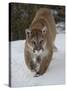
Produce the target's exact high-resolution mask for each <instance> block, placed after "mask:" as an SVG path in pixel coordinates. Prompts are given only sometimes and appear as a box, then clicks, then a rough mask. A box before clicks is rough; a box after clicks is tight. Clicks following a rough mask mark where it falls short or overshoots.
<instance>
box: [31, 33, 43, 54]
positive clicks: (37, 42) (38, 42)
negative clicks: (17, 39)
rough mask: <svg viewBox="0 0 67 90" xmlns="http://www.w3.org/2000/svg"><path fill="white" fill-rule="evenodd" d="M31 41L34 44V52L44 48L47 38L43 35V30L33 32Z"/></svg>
mask: <svg viewBox="0 0 67 90" xmlns="http://www.w3.org/2000/svg"><path fill="white" fill-rule="evenodd" d="M30 43H31V45H32V48H33V52H34V53H35V52H38V51H40V50H43V49H44V48H43V45H44V43H45V39H44V37H43V35H42V32H41V31H39V32H32V34H31V40H30Z"/></svg>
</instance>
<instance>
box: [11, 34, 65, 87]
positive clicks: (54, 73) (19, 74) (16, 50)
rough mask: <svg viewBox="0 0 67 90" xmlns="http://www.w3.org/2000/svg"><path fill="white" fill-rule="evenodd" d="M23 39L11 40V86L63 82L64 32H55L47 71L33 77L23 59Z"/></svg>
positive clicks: (57, 83) (58, 83)
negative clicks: (52, 52) (54, 46)
mask: <svg viewBox="0 0 67 90" xmlns="http://www.w3.org/2000/svg"><path fill="white" fill-rule="evenodd" d="M24 45H25V40H18V41H12V42H11V86H12V87H27V86H41V85H60V84H65V34H64V33H59V34H57V37H56V41H55V45H56V47H57V48H58V51H57V52H54V55H53V59H52V62H51V64H50V66H49V68H48V70H47V72H46V73H45V74H44V75H42V76H39V77H34V73H32V72H30V70H29V69H28V68H27V66H26V64H25V61H24Z"/></svg>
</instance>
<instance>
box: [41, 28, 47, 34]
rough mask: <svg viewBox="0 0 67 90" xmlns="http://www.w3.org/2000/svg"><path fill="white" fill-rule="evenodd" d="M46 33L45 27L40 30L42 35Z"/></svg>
mask: <svg viewBox="0 0 67 90" xmlns="http://www.w3.org/2000/svg"><path fill="white" fill-rule="evenodd" d="M46 32H47V27H46V26H45V27H43V29H42V34H46Z"/></svg>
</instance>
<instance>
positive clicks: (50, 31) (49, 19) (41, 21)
mask: <svg viewBox="0 0 67 90" xmlns="http://www.w3.org/2000/svg"><path fill="white" fill-rule="evenodd" d="M44 26H47V31H46V34H44V33H43V34H44V40H45V42H46V47H45V48H46V49H47V50H48V54H47V55H46V56H45V55H44V56H45V57H44V58H43V60H41V62H40V68H39V71H36V70H35V71H36V74H39V75H42V74H44V73H45V72H46V70H47V68H48V66H49V64H50V61H51V60H52V55H53V47H54V40H55V37H56V26H55V21H54V18H53V15H52V14H51V11H50V10H49V9H47V8H41V9H39V10H38V11H37V13H36V15H35V17H34V19H33V21H32V23H31V25H30V27H29V29H30V30H31V32H39V31H42V29H43V28H44ZM29 40H30V39H29ZM29 40H27V39H26V43H25V62H26V65H27V66H28V68H29V69H30V70H31V66H32V67H33V68H34V67H35V66H36V65H34V64H33V62H32V58H31V53H30V49H31V50H32V47H31V46H32V45H31V43H30V41H29ZM28 44H29V46H30V48H29V46H28Z"/></svg>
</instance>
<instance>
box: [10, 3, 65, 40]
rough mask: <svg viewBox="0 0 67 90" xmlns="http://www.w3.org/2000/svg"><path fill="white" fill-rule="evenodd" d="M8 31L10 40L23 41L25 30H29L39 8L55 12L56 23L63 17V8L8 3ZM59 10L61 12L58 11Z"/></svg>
mask: <svg viewBox="0 0 67 90" xmlns="http://www.w3.org/2000/svg"><path fill="white" fill-rule="evenodd" d="M9 6H10V9H9V10H10V14H9V15H10V24H9V25H10V31H9V33H10V34H9V35H10V36H9V37H11V40H22V39H25V29H26V28H29V26H30V24H31V22H32V20H33V18H34V16H35V13H36V12H37V10H38V9H39V8H42V7H48V8H51V9H53V10H57V11H58V14H57V16H56V15H55V20H56V22H57V21H58V20H59V16H60V17H61V19H62V18H63V19H64V17H65V7H64V6H48V5H37V4H35V5H34V4H22V3H10V4H9ZM60 9H61V11H60ZM58 15H59V16H58Z"/></svg>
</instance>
